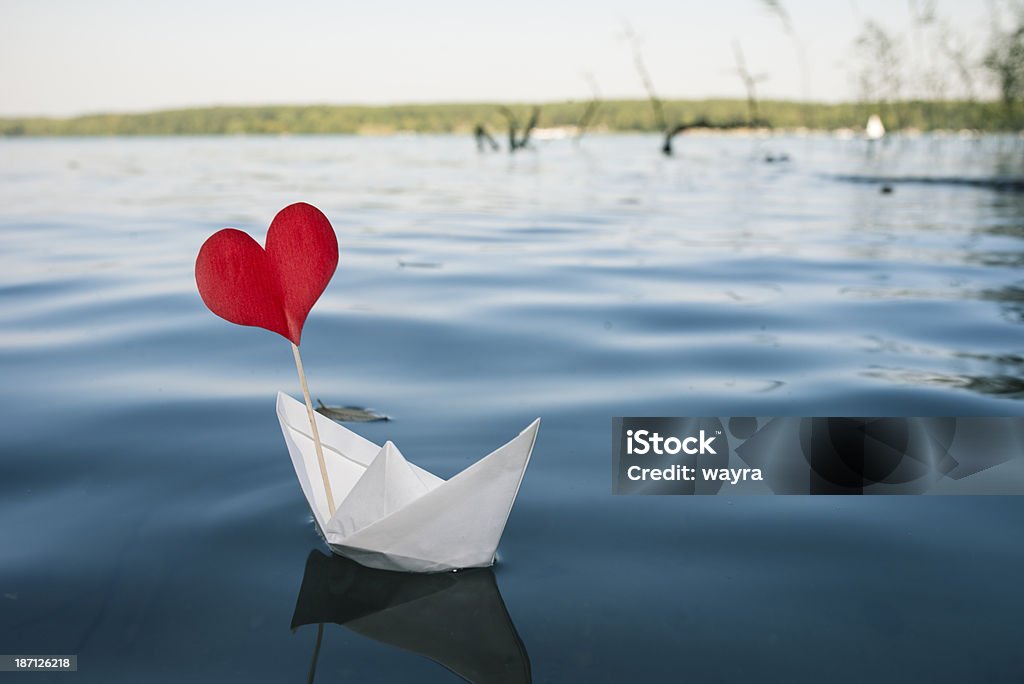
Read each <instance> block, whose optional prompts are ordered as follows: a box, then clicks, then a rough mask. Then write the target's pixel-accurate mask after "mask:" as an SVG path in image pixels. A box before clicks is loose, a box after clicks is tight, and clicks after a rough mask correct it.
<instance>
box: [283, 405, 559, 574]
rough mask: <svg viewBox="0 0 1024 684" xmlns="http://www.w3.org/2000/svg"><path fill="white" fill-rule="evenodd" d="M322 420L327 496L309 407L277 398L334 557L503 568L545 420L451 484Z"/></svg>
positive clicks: (406, 566) (429, 566) (438, 567)
mask: <svg viewBox="0 0 1024 684" xmlns="http://www.w3.org/2000/svg"><path fill="white" fill-rule="evenodd" d="M314 415H315V416H316V421H317V423H316V425H317V430H318V431H319V432H320V443H321V446H322V448H323V453H324V460H325V462H326V464H327V474H328V477H329V479H330V481H331V491H332V494H333V495H334V500H335V502H337V506H338V508H337V510H336V511H335V513H334V515H333V516H332V515H330V513H329V512H328V508H327V495H326V493H325V491H324V484H323V479H322V478H321V476H320V467H319V465H318V462H317V456H316V448H315V446H314V444H313V439H312V437H311V436H310V429H309V418H308V414H307V412H306V407H305V405H304V404H302V403H301V402H298V401H296V400H295V399H292V398H291V397H289V396H288V395H286V394H283V393H280V392H279V393H278V395H277V418H278V420H279V421H280V422H281V430H282V432H284V441H285V443H286V444H287V445H288V453H289V454H291V457H292V464H293V465H294V466H295V474H296V475H298V478H299V484H300V485H301V487H302V493H303V494H305V495H306V500H307V501H308V502H309V507H310V509H311V510H312V511H313V517H314V518H315V519H316V523H317V525H318V526H319V528H320V530H321V532H322V533H323V535H324V538H325V539H326V540H327V543H328V545H329V546H330V547H331V550H332V551H334V552H335V553H338V554H340V555H343V556H347V557H349V558H352V559H353V560H356V561H358V562H360V563H362V564H363V565H367V566H370V567H373V568H380V569H383V570H401V571H406V572H441V571H444V570H455V569H458V568H474V567H486V566H489V565H492V564H493V563H494V554H495V552H496V551H497V549H498V541H499V540H500V539H501V533H502V532H503V531H504V529H505V523H506V521H507V520H508V515H509V513H510V512H511V510H512V504H513V503H514V502H515V499H516V494H517V493H518V492H519V485H520V483H521V482H522V480H523V474H524V473H525V472H526V466H527V464H528V463H529V462H530V454H531V453H532V452H533V444H534V441H535V440H536V438H537V429H538V428H539V427H540V419H539V418H538V419H537V420H535V421H533V423H531V424H530V426H529V427H528V428H526V429H525V430H523V431H522V432H520V433H519V436H517V437H515V438H514V439H513V440H512V441H510V442H508V443H507V444H505V445H504V446H502V447H500V448H499V449H497V450H495V451H493V452H491V453H490V454H489V455H487V456H486V457H484V458H482V459H480V460H479V461H477V462H476V463H474V464H473V465H471V466H469V467H468V468H466V469H465V470H463V471H462V472H461V473H459V474H458V475H455V476H454V477H452V478H451V479H450V480H447V481H445V480H442V479H441V478H439V477H437V476H436V475H432V474H431V473H428V472H427V471H426V470H423V469H422V468H420V467H418V466H416V465H414V464H412V463H409V462H408V461H406V460H405V458H404V457H403V456H402V454H401V452H399V451H398V447H396V446H395V445H394V444H392V443H391V442H387V443H386V444H385V445H384V446H383V447H380V446H377V445H376V444H374V443H373V442H370V441H368V440H366V439H363V438H362V437H360V436H359V435H357V434H356V433H354V432H352V431H351V430H347V429H345V428H344V427H342V426H341V425H338V424H337V423H335V422H334V421H332V420H330V419H328V418H326V417H324V416H321V415H320V414H319V413H317V414H314Z"/></svg>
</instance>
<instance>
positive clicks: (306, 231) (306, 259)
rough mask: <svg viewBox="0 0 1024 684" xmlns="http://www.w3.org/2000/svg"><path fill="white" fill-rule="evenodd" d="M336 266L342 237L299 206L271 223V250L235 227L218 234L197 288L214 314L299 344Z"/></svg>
mask: <svg viewBox="0 0 1024 684" xmlns="http://www.w3.org/2000/svg"><path fill="white" fill-rule="evenodd" d="M337 267H338V238H337V236H336V235H335V234H334V228H332V227H331V222H330V221H328V220H327V217H326V216H324V215H323V213H322V212H321V211H320V210H319V209H317V208H316V207H314V206H312V205H309V204H305V203H303V202H300V203H298V204H292V205H290V206H287V207H285V208H284V209H282V210H281V211H280V212H278V214H277V216H275V217H274V220H273V222H271V224H270V230H268V231H267V248H266V249H265V250H264V249H263V248H262V247H260V245H259V243H258V242H256V241H255V240H253V239H252V238H251V237H249V235H248V234H246V233H243V232H242V231H240V230H235V229H234V228H225V229H224V230H219V231H217V232H216V233H214V234H213V235H211V236H210V238H209V239H208V240H207V241H206V242H204V243H203V246H202V247H201V248H200V250H199V256H198V257H197V258H196V285H198V286H199V295H200V296H201V297H202V298H203V301H204V302H205V303H206V306H208V307H210V311H212V312H213V313H215V314H217V315H218V316H220V317H221V318H224V319H227V320H229V321H231V322H232V323H237V324H238V325H254V326H257V327H260V328H265V329H267V330H270V331H272V332H276V333H277V334H279V335H283V336H284V337H286V338H288V339H289V340H291V341H292V342H294V343H295V344H298V343H299V338H301V337H302V324H303V323H305V322H306V316H308V315H309V310H310V309H312V308H313V305H314V304H316V300H317V299H319V298H320V295H321V294H322V293H323V291H324V288H326V287H327V283H329V282H330V280H331V276H333V275H334V269H336V268H337Z"/></svg>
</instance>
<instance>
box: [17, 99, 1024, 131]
mask: <svg viewBox="0 0 1024 684" xmlns="http://www.w3.org/2000/svg"><path fill="white" fill-rule="evenodd" d="M588 104H589V103H588V102H586V101H581V102H553V103H546V104H543V105H541V116H540V126H542V127H551V126H573V125H575V124H576V123H577V122H579V121H580V118H581V117H582V116H583V114H584V112H585V110H586V109H587V107H588ZM502 107H508V109H509V110H511V111H512V112H513V113H514V114H515V115H516V116H518V117H520V118H521V119H527V118H528V117H529V115H530V112H531V111H532V109H533V105H512V106H508V105H499V104H414V105H388V106H355V105H338V106H336V105H308V106H265V107H204V108H197V109H180V110H168V111H160V112H151V113H144V114H91V115H87V116H78V117H73V118H67V119H51V118H8V119H0V135H4V136H38V135H54V136H68V135H83V136H88V135H233V134H282V133H295V134H318V133H320V134H322V133H354V134H387V133H397V132H416V133H470V132H472V131H473V130H474V127H475V126H477V125H478V124H482V125H484V126H487V127H488V128H490V129H491V130H493V131H501V130H503V129H504V128H505V127H506V125H507V118H506V117H505V116H503V115H502V114H501V108H502ZM758 107H759V118H760V119H762V120H763V121H764V122H765V123H767V124H768V125H770V126H771V127H773V128H780V129H789V128H798V127H808V128H816V129H838V128H854V129H859V128H863V126H864V123H865V121H866V120H867V118H868V116H870V115H871V114H874V113H878V114H880V115H881V117H882V120H883V122H884V123H885V125H886V127H887V128H889V129H890V130H897V129H908V128H915V129H920V130H935V129H946V130H959V129H973V130H980V131H999V130H1020V129H1021V128H1022V124H1024V116H1022V113H1021V112H1019V111H1017V110H1016V109H1011V108H1008V107H1007V106H1006V105H1005V104H1003V103H1000V102H977V101H973V102H972V101H949V102H936V101H906V102H891V103H886V104H882V105H868V104H862V103H850V104H821V103H812V104H804V103H800V102H793V101H772V100H766V101H763V102H760V103H759V105H758ZM664 108H665V114H666V118H671V119H672V120H674V121H681V122H686V121H700V120H706V121H707V122H709V123H710V124H712V125H715V124H726V123H730V124H731V123H735V122H737V121H744V120H745V118H746V117H747V115H748V103H747V102H746V101H745V100H665V101H664ZM592 128H594V129H598V130H601V129H603V130H609V131H637V132H644V131H650V132H654V131H657V130H658V127H657V125H656V123H655V121H654V117H653V116H652V114H651V105H650V103H649V102H648V101H646V100H604V101H602V102H601V103H600V110H599V112H598V114H597V117H596V121H595V122H594V123H593V124H592Z"/></svg>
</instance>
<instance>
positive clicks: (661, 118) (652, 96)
mask: <svg viewBox="0 0 1024 684" xmlns="http://www.w3.org/2000/svg"><path fill="white" fill-rule="evenodd" d="M623 33H624V34H625V36H626V40H628V41H629V46H630V49H631V50H632V51H633V66H634V67H635V68H636V73H637V75H638V76H640V82H641V83H642V84H643V86H644V90H645V91H647V98H648V99H649V100H650V101H651V109H652V110H653V111H654V123H655V125H656V126H657V127H658V129H659V130H661V131H665V130H666V129H667V128H668V126H667V124H666V122H665V108H664V107H663V106H662V104H661V98H659V97H658V94H657V93H656V92H655V91H654V82H653V81H652V80H651V74H650V72H648V71H647V64H646V63H645V62H644V53H643V51H642V50H641V49H640V37H639V36H637V34H636V31H634V30H633V26H632V24H630V23H629V22H628V21H627V22H623Z"/></svg>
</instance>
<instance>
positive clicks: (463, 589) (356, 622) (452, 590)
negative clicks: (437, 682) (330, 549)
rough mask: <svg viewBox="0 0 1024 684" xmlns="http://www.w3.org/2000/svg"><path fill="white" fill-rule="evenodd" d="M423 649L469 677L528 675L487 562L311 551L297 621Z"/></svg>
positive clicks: (507, 679)
mask: <svg viewBox="0 0 1024 684" xmlns="http://www.w3.org/2000/svg"><path fill="white" fill-rule="evenodd" d="M330 622H334V623H337V624H339V625H344V626H345V627H348V628H349V629H351V630H352V631H353V632H356V633H357V634H361V635H363V636H366V637H369V638H371V639H374V640H376V641H380V642H382V643H385V644H390V645H392V646H397V647H398V648H401V649H404V650H406V651H412V652H413V653H418V654H420V655H424V656H426V657H428V658H430V659H431V660H433V661H435V662H438V663H440V664H441V665H444V666H445V667H447V668H448V669H449V670H451V671H453V672H455V673H456V674H458V675H459V676H461V677H463V678H465V679H467V680H469V681H471V682H507V683H508V684H512V683H513V682H529V681H530V659H529V657H528V656H527V654H526V647H525V646H524V645H523V642H522V640H520V638H519V634H518V633H517V632H516V628H515V625H513V624H512V618H511V617H509V614H508V611H507V610H506V608H505V603H504V602H503V601H502V600H501V594H500V593H499V592H498V585H497V583H496V582H495V580H494V572H493V571H492V570H490V569H478V570H468V571H466V572H460V573H444V574H431V575H423V574H412V573H405V572H389V571H386V570H374V569H371V568H366V567H363V566H361V565H359V564H358V563H354V562H352V561H350V560H348V559H345V558H339V557H337V556H327V555H325V554H323V553H320V552H319V551H313V552H311V553H310V554H309V558H308V559H307V560H306V574H305V576H304V577H303V578H302V589H300V590H299V598H298V600H297V601H296V603H295V613H294V615H293V616H292V629H296V628H298V627H301V626H302V625H312V624H316V625H318V626H319V628H318V633H317V640H316V647H315V650H314V654H313V665H312V668H311V670H310V675H309V681H312V679H313V676H314V675H315V670H316V660H317V658H318V656H319V650H320V644H321V640H322V637H323V625H324V624H325V623H330Z"/></svg>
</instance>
